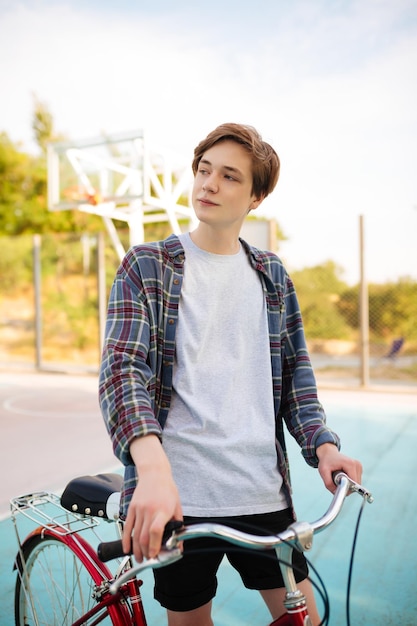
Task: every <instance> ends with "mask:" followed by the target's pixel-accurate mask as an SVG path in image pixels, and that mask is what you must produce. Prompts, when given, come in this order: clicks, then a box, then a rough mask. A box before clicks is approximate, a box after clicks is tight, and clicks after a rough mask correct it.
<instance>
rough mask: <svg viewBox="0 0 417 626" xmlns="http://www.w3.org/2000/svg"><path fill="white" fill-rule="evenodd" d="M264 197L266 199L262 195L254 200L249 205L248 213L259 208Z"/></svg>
mask: <svg viewBox="0 0 417 626" xmlns="http://www.w3.org/2000/svg"><path fill="white" fill-rule="evenodd" d="M263 199H264V196H260V198H255V199H254V200H252V202H251V203H250V205H249V210H248V213H249V212H250V211H254V210H255V209H257V208H258V206H259V205H260V204H261V202H262V200H263Z"/></svg>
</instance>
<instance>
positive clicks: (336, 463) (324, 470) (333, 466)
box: [316, 443, 362, 493]
mask: <svg viewBox="0 0 417 626" xmlns="http://www.w3.org/2000/svg"><path fill="white" fill-rule="evenodd" d="M316 454H317V457H318V459H319V467H318V469H319V473H320V476H321V477H322V479H323V482H324V484H325V485H326V487H327V489H328V490H329V491H331V492H332V493H334V492H335V490H336V485H335V484H334V482H333V477H332V474H333V472H337V471H342V472H345V474H347V475H348V476H349V478H351V479H352V480H354V481H355V482H357V483H359V484H360V483H361V480H362V465H361V463H360V462H359V461H357V460H356V459H351V458H350V457H348V456H345V455H344V454H342V453H341V452H339V450H338V449H337V447H336V446H335V445H334V444H332V443H324V444H323V445H321V446H319V447H318V448H317V450H316Z"/></svg>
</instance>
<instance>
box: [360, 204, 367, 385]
mask: <svg viewBox="0 0 417 626" xmlns="http://www.w3.org/2000/svg"><path fill="white" fill-rule="evenodd" d="M359 249H360V289H359V312H360V337H361V349H360V362H361V368H360V369H361V374H360V384H361V386H362V387H368V385H369V302H368V285H367V282H366V278H365V228H364V219H363V215H360V216H359Z"/></svg>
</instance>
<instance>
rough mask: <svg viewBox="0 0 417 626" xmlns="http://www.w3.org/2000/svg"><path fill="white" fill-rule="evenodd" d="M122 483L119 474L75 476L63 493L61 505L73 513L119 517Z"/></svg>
mask: <svg viewBox="0 0 417 626" xmlns="http://www.w3.org/2000/svg"><path fill="white" fill-rule="evenodd" d="M122 484H123V477H122V476H120V475H119V474H97V475H96V476H79V477H78V478H73V479H72V480H70V482H69V483H68V485H67V486H66V487H65V489H64V491H63V493H62V495H61V505H62V506H63V507H64V509H67V511H71V512H72V513H79V514H81V515H92V516H97V517H101V518H103V519H108V520H115V519H118V517H119V502H120V491H121V489H122Z"/></svg>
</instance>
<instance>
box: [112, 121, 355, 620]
mask: <svg viewBox="0 0 417 626" xmlns="http://www.w3.org/2000/svg"><path fill="white" fill-rule="evenodd" d="M192 167H193V172H194V175H195V179H194V187H193V194H192V199H193V206H194V210H195V212H196V215H197V218H198V220H199V223H198V226H197V227H196V228H195V230H193V231H192V232H190V233H187V234H184V235H180V236H179V237H177V236H175V235H171V236H170V237H169V238H168V239H167V240H165V241H162V242H155V243H151V244H143V245H139V246H135V247H133V248H132V249H131V250H130V251H129V252H128V253H127V255H126V257H125V259H124V260H123V262H122V264H121V266H120V268H119V270H118V272H117V276H116V278H115V281H114V285H113V289H112V292H111V296H110V303H109V309H108V319H107V328H106V341H105V348H104V353H103V360H102V365H101V372H100V402H101V408H102V412H103V416H104V419H105V421H106V424H107V428H108V431H109V433H110V436H111V438H112V441H113V446H114V451H115V454H116V456H117V457H118V458H119V459H120V461H121V462H122V463H123V465H124V466H125V484H124V491H123V494H122V504H121V506H122V516H123V517H124V518H125V520H126V521H125V526H124V535H123V545H124V549H125V551H126V552H127V551H128V550H129V548H130V545H131V542H132V545H133V550H134V555H135V558H136V559H137V560H139V561H140V560H141V559H142V558H143V557H152V556H155V555H156V554H157V553H158V551H159V549H160V545H161V535H162V531H163V528H164V526H165V524H166V523H167V522H168V521H169V520H171V519H183V517H184V519H185V520H186V521H187V520H194V519H195V520H200V519H202V518H204V519H205V520H207V519H213V518H215V519H216V520H219V519H220V521H226V522H230V523H233V524H235V525H236V526H239V524H240V523H246V524H251V525H254V526H256V527H257V528H263V529H264V530H265V532H267V534H272V533H276V532H279V531H281V530H283V529H284V528H286V527H287V526H288V525H289V524H290V523H291V522H292V521H293V520H294V519H295V516H294V512H293V509H292V500H291V488H290V483H289V474H288V467H287V458H286V452H285V441H284V429H283V424H284V423H285V424H286V426H287V428H288V430H289V432H290V433H291V434H292V435H293V436H294V437H295V438H296V440H297V441H298V443H299V444H300V446H301V448H302V453H303V455H304V457H305V460H306V461H307V463H308V464H310V465H311V466H313V467H318V469H319V472H320V475H321V476H322V478H323V481H324V483H325V485H326V487H327V488H328V489H330V491H333V490H334V485H333V482H332V478H331V475H332V472H333V471H335V470H343V471H345V472H346V473H347V474H349V475H350V476H351V477H352V478H353V479H354V480H356V481H358V482H360V479H361V470H362V468H361V465H360V463H359V462H358V461H355V460H353V459H350V458H348V457H346V456H344V455H342V454H341V453H340V451H339V440H338V437H337V435H336V434H335V433H333V432H332V431H331V430H330V429H329V428H328V427H327V426H326V419H325V415H324V412H323V409H322V407H321V405H320V403H319V401H318V398H317V390H316V383H315V379H314V374H313V371H312V368H311V364H310V360H309V356H308V353H307V349H306V343H305V337H304V331H303V326H302V320H301V316H300V311H299V307H298V303H297V298H296V295H295V291H294V287H293V284H292V282H291V279H290V278H289V276H288V274H287V272H286V270H285V268H284V267H283V265H282V263H281V262H280V260H279V258H278V257H277V256H276V255H274V254H272V253H271V252H261V251H259V250H257V249H255V248H253V247H251V246H249V245H247V244H246V243H245V242H244V241H242V240H240V239H239V233H240V229H241V226H242V223H243V221H244V219H245V217H246V216H247V214H248V213H249V212H250V211H252V210H255V209H256V208H257V207H258V206H259V205H260V204H261V202H262V201H263V200H264V198H266V196H267V195H268V194H269V193H271V192H272V190H273V189H274V187H275V185H276V183H277V180H278V176H279V167H280V163H279V159H278V156H277V154H276V152H275V151H274V150H273V148H272V147H271V146H270V145H269V144H267V143H266V142H264V141H263V140H262V138H261V137H260V135H259V134H258V133H257V131H256V130H255V129H253V128H252V127H249V126H243V125H239V124H223V125H221V126H219V127H218V128H216V129H215V130H214V131H213V132H211V133H210V134H209V135H208V136H207V138H206V139H205V140H203V141H202V142H201V143H200V144H199V145H198V146H197V148H196V149H195V152H194V160H193V164H192ZM191 550H192V547H191V545H190V543H187V544H186V546H185V554H184V557H183V559H181V560H180V561H179V562H178V563H175V564H173V565H171V566H170V567H168V568H161V569H158V570H155V597H156V598H157V599H158V600H159V601H160V602H161V604H162V605H163V606H164V607H166V609H167V612H168V624H169V626H196V625H198V626H212V624H213V622H212V619H211V601H212V599H213V597H214V595H215V592H216V585H217V582H216V571H217V569H218V567H219V564H220V561H221V559H222V558H223V553H224V552H225V551H226V549H225V548H224V546H223V553H220V554H219V553H212V552H208V553H207V552H206V553H196V554H194V555H193V554H190V551H191ZM227 558H229V560H230V561H231V563H232V565H233V566H234V567H235V568H236V569H237V570H238V571H239V573H240V575H241V577H242V580H243V582H244V584H245V585H246V586H247V587H249V588H251V589H258V590H259V591H260V593H261V594H262V597H263V599H264V600H265V602H266V604H267V606H268V608H269V610H270V612H271V615H272V617H273V618H277V617H278V616H279V615H281V614H282V613H283V612H284V607H283V598H284V595H285V589H284V588H283V581H282V577H281V574H280V571H279V566H278V564H277V562H276V561H273V560H271V559H266V558H262V557H260V556H259V554H254V553H244V554H243V555H242V554H236V553H231V554H228V555H227ZM294 558H296V559H297V565H298V568H299V571H298V573H297V578H298V580H299V581H302V582H301V583H300V587H301V589H302V590H303V592H304V593H305V594H306V596H307V601H308V605H309V610H310V612H311V615H312V619H313V623H319V618H318V615H317V610H316V607H315V603H314V597H313V593H312V588H311V585H310V583H309V581H308V580H307V578H306V575H307V568H306V565H305V561H304V558H303V557H302V556H301V557H300V556H295V557H294Z"/></svg>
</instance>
